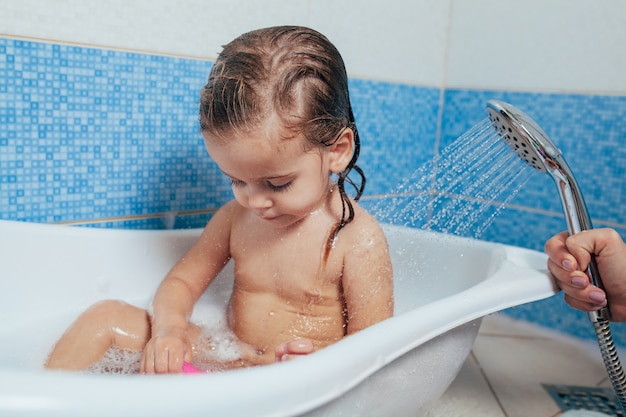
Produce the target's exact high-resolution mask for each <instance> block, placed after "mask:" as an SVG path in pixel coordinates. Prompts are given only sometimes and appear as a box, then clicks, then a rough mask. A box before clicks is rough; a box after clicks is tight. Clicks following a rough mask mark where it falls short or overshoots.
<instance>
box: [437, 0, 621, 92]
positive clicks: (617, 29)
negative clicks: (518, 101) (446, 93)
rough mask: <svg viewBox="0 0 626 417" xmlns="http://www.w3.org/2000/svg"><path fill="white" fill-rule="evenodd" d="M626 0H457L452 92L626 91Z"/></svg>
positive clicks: (452, 38) (450, 64) (452, 36)
mask: <svg viewBox="0 0 626 417" xmlns="http://www.w3.org/2000/svg"><path fill="white" fill-rule="evenodd" d="M625 74H626V2H625V1H623V0H603V1H588V0H527V1H524V2H520V1H519V0H473V1H467V0H453V3H452V15H451V30H450V47H449V51H448V70H447V79H446V83H447V86H448V87H468V88H492V89H503V90H531V91H557V92H560V91H564V92H583V93H594V92H598V93H624V92H626V76H625Z"/></svg>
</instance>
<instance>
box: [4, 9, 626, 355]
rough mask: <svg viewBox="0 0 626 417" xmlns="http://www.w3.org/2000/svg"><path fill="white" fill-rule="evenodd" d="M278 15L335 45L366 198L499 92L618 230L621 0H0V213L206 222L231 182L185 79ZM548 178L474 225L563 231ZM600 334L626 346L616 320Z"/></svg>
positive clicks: (199, 75)
mask: <svg viewBox="0 0 626 417" xmlns="http://www.w3.org/2000/svg"><path fill="white" fill-rule="evenodd" d="M276 24H300V25H308V26H311V27H313V28H316V29H318V30H320V31H321V32H323V33H325V34H326V35H327V36H328V37H329V38H330V39H331V40H332V41H333V42H334V43H335V44H336V45H337V47H338V48H339V49H340V50H341V51H342V53H343V56H344V59H345V61H346V65H347V68H348V72H349V74H350V76H351V84H350V89H351V95H352V100H353V106H354V110H355V115H356V119H357V124H358V126H359V130H360V132H361V136H362V140H363V149H362V157H361V159H360V161H361V166H362V167H363V168H364V170H365V171H366V173H367V175H368V186H367V189H366V197H365V198H364V202H363V204H364V205H372V204H375V203H376V202H378V201H380V200H381V199H384V195H385V193H387V192H389V191H391V190H393V189H394V188H395V187H396V186H397V185H398V184H399V182H400V181H401V179H402V178H405V177H407V176H408V175H410V174H411V173H412V172H413V171H414V170H415V169H416V168H418V167H420V166H422V164H424V163H425V162H428V161H430V160H432V158H433V157H434V156H435V155H437V154H439V152H440V151H441V149H442V148H443V147H445V146H446V145H448V144H449V143H451V142H453V141H454V140H455V139H456V138H458V137H459V136H460V135H462V134H463V133H464V132H465V131H467V130H468V129H469V128H470V127H472V126H473V125H475V124H476V123H477V122H479V121H481V120H482V119H483V118H484V117H485V116H486V113H485V104H486V102H487V101H488V100H489V99H501V100H504V101H508V102H510V103H512V104H514V105H515V106H517V107H518V108H520V109H522V110H524V111H525V112H526V113H528V114H529V115H530V116H531V117H532V118H534V119H535V120H536V121H537V122H538V124H539V125H540V126H541V127H542V128H543V129H544V130H545V131H546V132H547V133H548V135H549V136H550V137H551V138H552V139H553V140H554V141H555V142H556V143H557V144H558V145H559V147H560V148H561V150H562V151H563V153H564V155H565V157H566V159H567V160H568V162H569V163H570V165H571V166H572V169H573V170H574V173H575V174H576V176H577V178H578V180H579V182H580V185H581V188H582V191H583V194H584V195H585V197H586V199H587V204H588V206H589V210H590V213H591V216H592V217H593V220H594V224H595V226H596V227H598V226H611V227H615V228H617V229H618V230H619V231H620V232H621V233H622V236H625V237H626V176H625V175H624V173H625V170H626V151H625V150H624V147H623V146H622V143H623V142H624V140H625V139H626V77H624V75H623V74H626V54H624V52H623V51H624V45H626V3H624V2H623V1H621V0H604V1H602V2H594V3H591V2H588V1H586V0H573V1H572V0H548V1H545V0H531V1H526V2H524V3H523V5H522V4H520V2H519V1H513V0H474V1H463V0H447V1H441V0H416V1H411V2H408V1H407V2H401V1H397V2H388V1H382V0H381V1H378V0H365V1H361V0H342V1H331V0H265V1H245V0H210V1H208V0H183V1H179V2H176V4H174V3H172V2H168V1H165V0H151V1H147V0H132V1H124V2H122V1H119V0H114V1H109V2H96V1H93V0H89V1H72V0H64V1H61V0H21V1H12V2H10V1H7V2H2V3H0V218H2V219H12V220H21V221H34V222H50V223H80V224H87V225H90V226H101V227H132V228H163V227H197V226H200V225H202V224H203V223H204V222H206V220H207V219H208V218H209V217H210V215H211V213H212V212H213V210H215V209H216V208H217V207H219V206H220V205H221V204H223V203H224V202H225V201H227V200H228V199H229V198H230V195H231V194H230V189H229V184H228V182H227V181H226V180H225V179H224V178H223V177H222V176H221V174H220V173H219V171H218V170H217V168H216V167H215V165H214V164H213V163H212V162H211V161H210V159H209V158H208V156H207V155H206V152H205V151H204V148H203V145H202V140H201V137H200V135H199V133H198V127H197V121H196V118H197V117H196V112H197V109H196V106H197V94H198V91H199V89H200V88H201V87H202V85H203V84H204V82H205V80H206V76H207V74H208V72H209V70H210V68H211V63H212V61H213V60H214V59H215V57H216V55H217V53H218V52H219V50H220V45H222V44H224V43H226V42H228V41H229V40H230V39H232V38H233V37H235V36H237V35H238V34H240V33H242V32H245V31H247V30H251V29H254V28H257V27H261V26H269V25H276ZM546 177H547V176H542V175H540V174H537V175H536V176H535V177H533V178H532V180H531V181H530V183H529V184H527V185H526V186H525V187H524V189H523V190H522V191H521V192H520V194H519V195H518V196H517V197H516V198H515V199H514V200H512V201H511V202H510V203H509V204H507V206H506V207H505V209H504V210H503V211H502V212H501V213H500V214H499V216H497V217H496V218H495V220H494V221H493V223H492V224H491V226H490V227H489V228H488V229H487V230H485V232H484V234H483V235H482V236H481V237H482V238H484V239H488V240H495V241H499V242H503V243H510V244H516V245H521V246H525V247H530V248H533V249H538V250H540V249H541V248H542V246H543V242H544V241H545V239H547V238H548V237H549V236H551V235H552V234H553V233H555V232H557V231H560V230H562V229H563V228H564V227H565V224H564V222H563V219H562V216H561V214H560V211H561V210H560V205H559V204H560V203H559V199H558V196H557V194H556V192H555V188H554V185H553V184H552V183H551V182H550V179H549V178H546ZM496 205H497V202H496ZM507 314H511V315H513V316H516V317H521V318H525V319H529V320H532V321H536V322H540V323H542V324H544V325H548V326H552V327H556V328H559V329H561V330H563V331H567V332H570V333H573V334H575V335H579V336H582V337H588V338H590V337H592V332H591V330H590V329H589V324H588V323H587V320H586V316H585V315H584V314H582V313H580V314H579V313H578V312H574V311H572V310H570V309H568V308H567V307H566V306H565V305H564V303H563V301H562V300H561V297H558V296H557V297H553V298H552V299H550V300H547V301H543V302H539V303H533V304H530V305H527V306H523V307H518V308H515V309H512V310H508V311H507ZM614 333H615V334H616V336H617V339H618V342H619V343H620V344H625V345H626V332H624V331H622V329H620V328H619V327H618V328H617V329H615V330H614Z"/></svg>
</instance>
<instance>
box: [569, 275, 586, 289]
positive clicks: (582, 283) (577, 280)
mask: <svg viewBox="0 0 626 417" xmlns="http://www.w3.org/2000/svg"><path fill="white" fill-rule="evenodd" d="M572 285H573V286H574V287H578V288H585V287H587V280H586V279H585V278H583V277H574V278H572Z"/></svg>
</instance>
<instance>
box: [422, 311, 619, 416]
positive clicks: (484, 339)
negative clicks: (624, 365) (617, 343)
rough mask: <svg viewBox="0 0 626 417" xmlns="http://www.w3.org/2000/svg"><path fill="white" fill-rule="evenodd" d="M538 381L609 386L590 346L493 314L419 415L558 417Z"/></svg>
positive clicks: (597, 357) (597, 352) (593, 343)
mask: <svg viewBox="0 0 626 417" xmlns="http://www.w3.org/2000/svg"><path fill="white" fill-rule="evenodd" d="M620 353H621V352H620ZM622 357H626V356H623V355H622ZM542 383H546V384H564V385H580V386H588V387H610V386H611V384H610V381H609V380H608V377H607V373H606V370H605V368H604V364H603V363H602V358H601V356H600V352H599V350H598V348H597V346H596V345H595V342H593V341H582V340H580V339H576V338H573V337H570V336H567V335H564V334H562V333H559V332H557V331H553V330H551V329H548V328H544V327H541V326H538V325H535V324H533V323H528V322H524V321H520V320H516V319H514V318H511V317H508V316H506V315H503V314H494V315H491V316H488V317H485V318H484V319H483V323H482V326H481V328H480V332H479V334H478V337H477V338H476V342H475V343H474V348H473V350H472V353H471V354H470V356H469V357H468V358H467V360H466V362H465V364H464V365H463V368H462V369H461V372H460V373H459V375H458V376H457V378H456V379H455V380H454V382H453V383H452V385H451V386H450V388H448V390H447V391H446V392H445V393H444V395H443V396H442V397H441V398H440V399H439V400H438V401H437V402H436V403H435V404H434V405H433V406H432V407H431V409H429V410H428V411H426V412H424V413H422V414H419V416H420V417H449V416H472V417H473V416H480V417H529V416H533V417H535V416H536V417H559V416H560V415H561V414H562V412H561V410H560V408H559V407H558V405H557V404H556V403H555V402H554V401H553V400H552V398H551V397H550V395H549V394H548V392H547V391H546V390H545V389H544V388H543V386H542V385H541V384H542Z"/></svg>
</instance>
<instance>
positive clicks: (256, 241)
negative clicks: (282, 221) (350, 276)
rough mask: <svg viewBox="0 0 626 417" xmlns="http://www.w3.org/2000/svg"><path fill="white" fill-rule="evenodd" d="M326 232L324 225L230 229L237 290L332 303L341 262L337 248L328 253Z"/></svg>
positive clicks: (297, 301) (338, 290) (337, 295)
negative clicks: (296, 228)
mask: <svg viewBox="0 0 626 417" xmlns="http://www.w3.org/2000/svg"><path fill="white" fill-rule="evenodd" d="M327 235H328V233H327V232H326V231H325V230H314V231H310V230H300V231H299V233H298V232H297V231H296V232H294V233H283V234H281V233H277V234H273V233H269V234H263V233H254V232H253V231H242V233H240V234H233V236H232V237H231V255H232V257H233V260H234V261H235V286H236V288H237V290H239V291H245V292H248V293H253V294H257V295H259V296H269V297H278V298H280V299H282V300H284V301H286V302H293V303H294V304H302V303H305V304H326V303H336V302H337V300H338V299H339V298H340V297H341V274H342V265H343V262H342V257H341V256H340V253H339V250H338V249H337V250H335V249H336V248H333V249H331V250H330V252H329V253H328V254H326V252H328V251H327V243H328V242H327V240H328V236H327Z"/></svg>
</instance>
